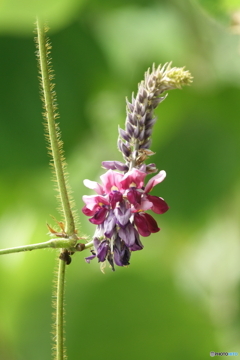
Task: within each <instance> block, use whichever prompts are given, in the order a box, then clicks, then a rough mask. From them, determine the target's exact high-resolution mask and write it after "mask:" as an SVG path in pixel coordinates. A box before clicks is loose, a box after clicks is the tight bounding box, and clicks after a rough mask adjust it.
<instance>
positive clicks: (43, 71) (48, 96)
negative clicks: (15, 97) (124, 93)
mask: <svg viewBox="0 0 240 360" xmlns="http://www.w3.org/2000/svg"><path fill="white" fill-rule="evenodd" d="M36 27H37V45H38V59H39V67H40V77H41V85H42V92H43V103H44V109H45V114H44V116H45V118H46V120H47V127H48V132H49V142H50V149H51V153H52V158H53V163H54V170H55V174H56V180H57V186H58V189H59V194H60V200H61V205H62V210H63V213H64V219H65V232H66V233H67V234H68V235H70V236H71V235H72V236H73V237H74V234H75V224H74V218H73V214H72V210H71V205H70V201H69V195H68V191H67V185H66V179H65V176H64V165H63V156H62V149H61V146H62V142H61V141H60V139H59V137H58V134H57V131H56V123H55V119H56V118H57V115H58V114H57V113H56V99H55V93H54V91H53V84H52V83H51V79H52V77H53V74H52V71H51V68H50V66H49V64H50V59H49V57H48V54H49V52H50V45H49V43H48V42H47V41H46V38H45V26H44V25H43V24H42V23H41V21H40V20H39V19H37V22H36Z"/></svg>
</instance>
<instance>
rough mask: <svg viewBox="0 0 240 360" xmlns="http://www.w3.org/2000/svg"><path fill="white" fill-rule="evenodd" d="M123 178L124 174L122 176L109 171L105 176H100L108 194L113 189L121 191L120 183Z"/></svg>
mask: <svg viewBox="0 0 240 360" xmlns="http://www.w3.org/2000/svg"><path fill="white" fill-rule="evenodd" d="M122 178H123V174H120V173H118V172H115V171H113V170H111V169H110V170H108V171H107V172H106V173H105V174H103V175H101V176H100V179H101V180H102V183H103V188H104V190H105V193H106V194H109V193H110V192H111V191H112V190H113V188H116V189H115V190H117V189H118V190H120V189H121V184H120V181H121V179H122Z"/></svg>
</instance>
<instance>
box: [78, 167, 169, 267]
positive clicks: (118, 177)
mask: <svg viewBox="0 0 240 360" xmlns="http://www.w3.org/2000/svg"><path fill="white" fill-rule="evenodd" d="M146 175H147V173H146V172H144V171H142V170H139V169H136V168H133V169H132V170H130V171H128V172H127V173H125V174H122V173H120V172H117V171H113V170H111V169H110V170H108V171H107V172H106V173H105V174H103V175H102V176H101V177H100V178H101V181H102V185H100V184H98V183H97V182H95V181H90V180H84V185H85V186H86V187H88V188H90V189H93V190H95V192H96V193H97V195H90V196H86V195H85V196H83V201H84V202H85V204H86V205H85V206H84V208H83V209H82V211H83V213H84V214H85V215H87V216H90V219H89V221H90V222H91V223H92V224H94V225H97V229H96V232H95V234H94V240H93V244H94V251H92V255H91V256H89V257H87V258H86V261H87V262H90V260H91V259H93V258H95V257H97V258H98V261H99V262H102V263H103V264H104V265H103V266H102V268H103V267H104V266H105V261H106V260H107V261H108V262H109V263H110V265H111V267H112V270H114V264H116V265H118V266H126V265H129V260H130V257H131V252H132V251H136V250H141V249H142V248H143V245H142V243H141V241H140V236H139V235H141V236H144V237H147V236H149V235H150V234H151V233H156V232H158V231H159V230H160V228H159V227H158V224H157V222H156V221H155V219H154V218H153V217H152V216H151V215H150V214H148V213H146V211H147V210H152V211H153V212H155V213H156V214H163V213H165V212H166V211H167V210H168V205H167V204H166V202H165V201H164V200H163V199H162V198H161V197H158V196H153V195H150V194H149V192H150V191H151V190H152V188H153V187H154V186H155V185H157V184H159V183H160V182H162V181H163V180H164V178H165V177H166V173H165V171H160V172H159V173H158V174H157V175H155V176H154V177H152V178H151V179H150V180H149V181H148V183H147V184H146V186H144V180H145V177H146Z"/></svg>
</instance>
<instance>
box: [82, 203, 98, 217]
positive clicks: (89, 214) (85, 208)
mask: <svg viewBox="0 0 240 360" xmlns="http://www.w3.org/2000/svg"><path fill="white" fill-rule="evenodd" d="M82 212H83V214H84V215H86V216H93V215H94V214H95V212H96V210H95V209H94V210H90V209H88V208H87V206H86V205H85V206H84V207H83V208H82Z"/></svg>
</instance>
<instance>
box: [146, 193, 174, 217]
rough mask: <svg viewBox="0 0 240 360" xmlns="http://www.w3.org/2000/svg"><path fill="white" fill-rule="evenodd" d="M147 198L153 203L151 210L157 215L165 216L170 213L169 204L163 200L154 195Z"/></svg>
mask: <svg viewBox="0 0 240 360" xmlns="http://www.w3.org/2000/svg"><path fill="white" fill-rule="evenodd" d="M146 196H147V198H148V200H149V201H151V203H152V204H153V206H152V207H151V210H152V211H154V212H155V213H156V214H164V213H165V212H166V211H168V209H169V207H168V204H167V203H166V202H165V201H164V200H163V198H160V197H158V196H152V195H146Z"/></svg>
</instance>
